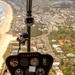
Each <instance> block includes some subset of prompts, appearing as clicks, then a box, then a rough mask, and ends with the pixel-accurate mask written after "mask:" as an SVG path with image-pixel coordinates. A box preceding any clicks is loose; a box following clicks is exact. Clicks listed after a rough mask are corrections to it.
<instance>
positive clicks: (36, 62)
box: [30, 58, 39, 66]
mask: <svg viewBox="0 0 75 75" xmlns="http://www.w3.org/2000/svg"><path fill="white" fill-rule="evenodd" d="M30 64H31V65H32V66H37V65H38V64H39V60H38V59H37V58H32V59H31V61H30Z"/></svg>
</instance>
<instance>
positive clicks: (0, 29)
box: [0, 0, 16, 69]
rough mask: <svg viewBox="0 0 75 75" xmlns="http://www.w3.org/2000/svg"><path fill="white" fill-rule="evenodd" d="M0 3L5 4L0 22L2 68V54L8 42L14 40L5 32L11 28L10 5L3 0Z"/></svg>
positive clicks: (0, 59) (0, 58) (0, 60)
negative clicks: (0, 21)
mask: <svg viewBox="0 0 75 75" xmlns="http://www.w3.org/2000/svg"><path fill="white" fill-rule="evenodd" d="M0 3H2V4H4V5H5V8H6V11H5V14H4V17H5V18H4V19H3V20H2V23H1V24H0V69H2V65H3V63H4V61H5V60H4V59H3V55H4V54H5V52H6V50H7V47H8V45H9V43H10V42H11V41H13V40H16V38H15V37H13V36H12V34H7V32H9V30H10V28H11V22H12V20H13V10H12V8H11V6H10V5H9V4H8V3H6V2H5V1H1V0H0Z"/></svg>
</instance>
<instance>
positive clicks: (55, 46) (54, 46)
mask: <svg viewBox="0 0 75 75" xmlns="http://www.w3.org/2000/svg"><path fill="white" fill-rule="evenodd" d="M52 46H53V48H57V47H59V46H61V45H59V44H53V45H52Z"/></svg>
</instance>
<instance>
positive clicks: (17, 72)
mask: <svg viewBox="0 0 75 75" xmlns="http://www.w3.org/2000/svg"><path fill="white" fill-rule="evenodd" d="M15 75H23V71H22V70H21V69H17V70H16V71H15Z"/></svg>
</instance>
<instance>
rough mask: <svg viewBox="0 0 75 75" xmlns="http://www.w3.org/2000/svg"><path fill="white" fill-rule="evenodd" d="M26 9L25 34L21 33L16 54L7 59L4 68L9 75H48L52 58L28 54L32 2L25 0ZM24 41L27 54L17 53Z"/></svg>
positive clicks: (32, 21)
mask: <svg viewBox="0 0 75 75" xmlns="http://www.w3.org/2000/svg"><path fill="white" fill-rule="evenodd" d="M26 7H27V18H26V19H25V23H26V25H27V32H26V33H22V34H21V35H20V36H19V37H18V38H17V41H18V42H19V49H18V54H17V55H10V56H9V57H7V59H6V66H7V68H8V70H9V72H10V73H11V75H48V73H49V70H50V69H51V67H52V64H53V57H52V56H51V55H48V54H42V53H39V52H30V50H31V49H30V39H31V38H30V32H31V26H32V25H33V23H34V18H33V17H32V0H27V5H26ZM26 41H27V51H28V52H26V53H19V51H20V50H21V45H25V42H26Z"/></svg>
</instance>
